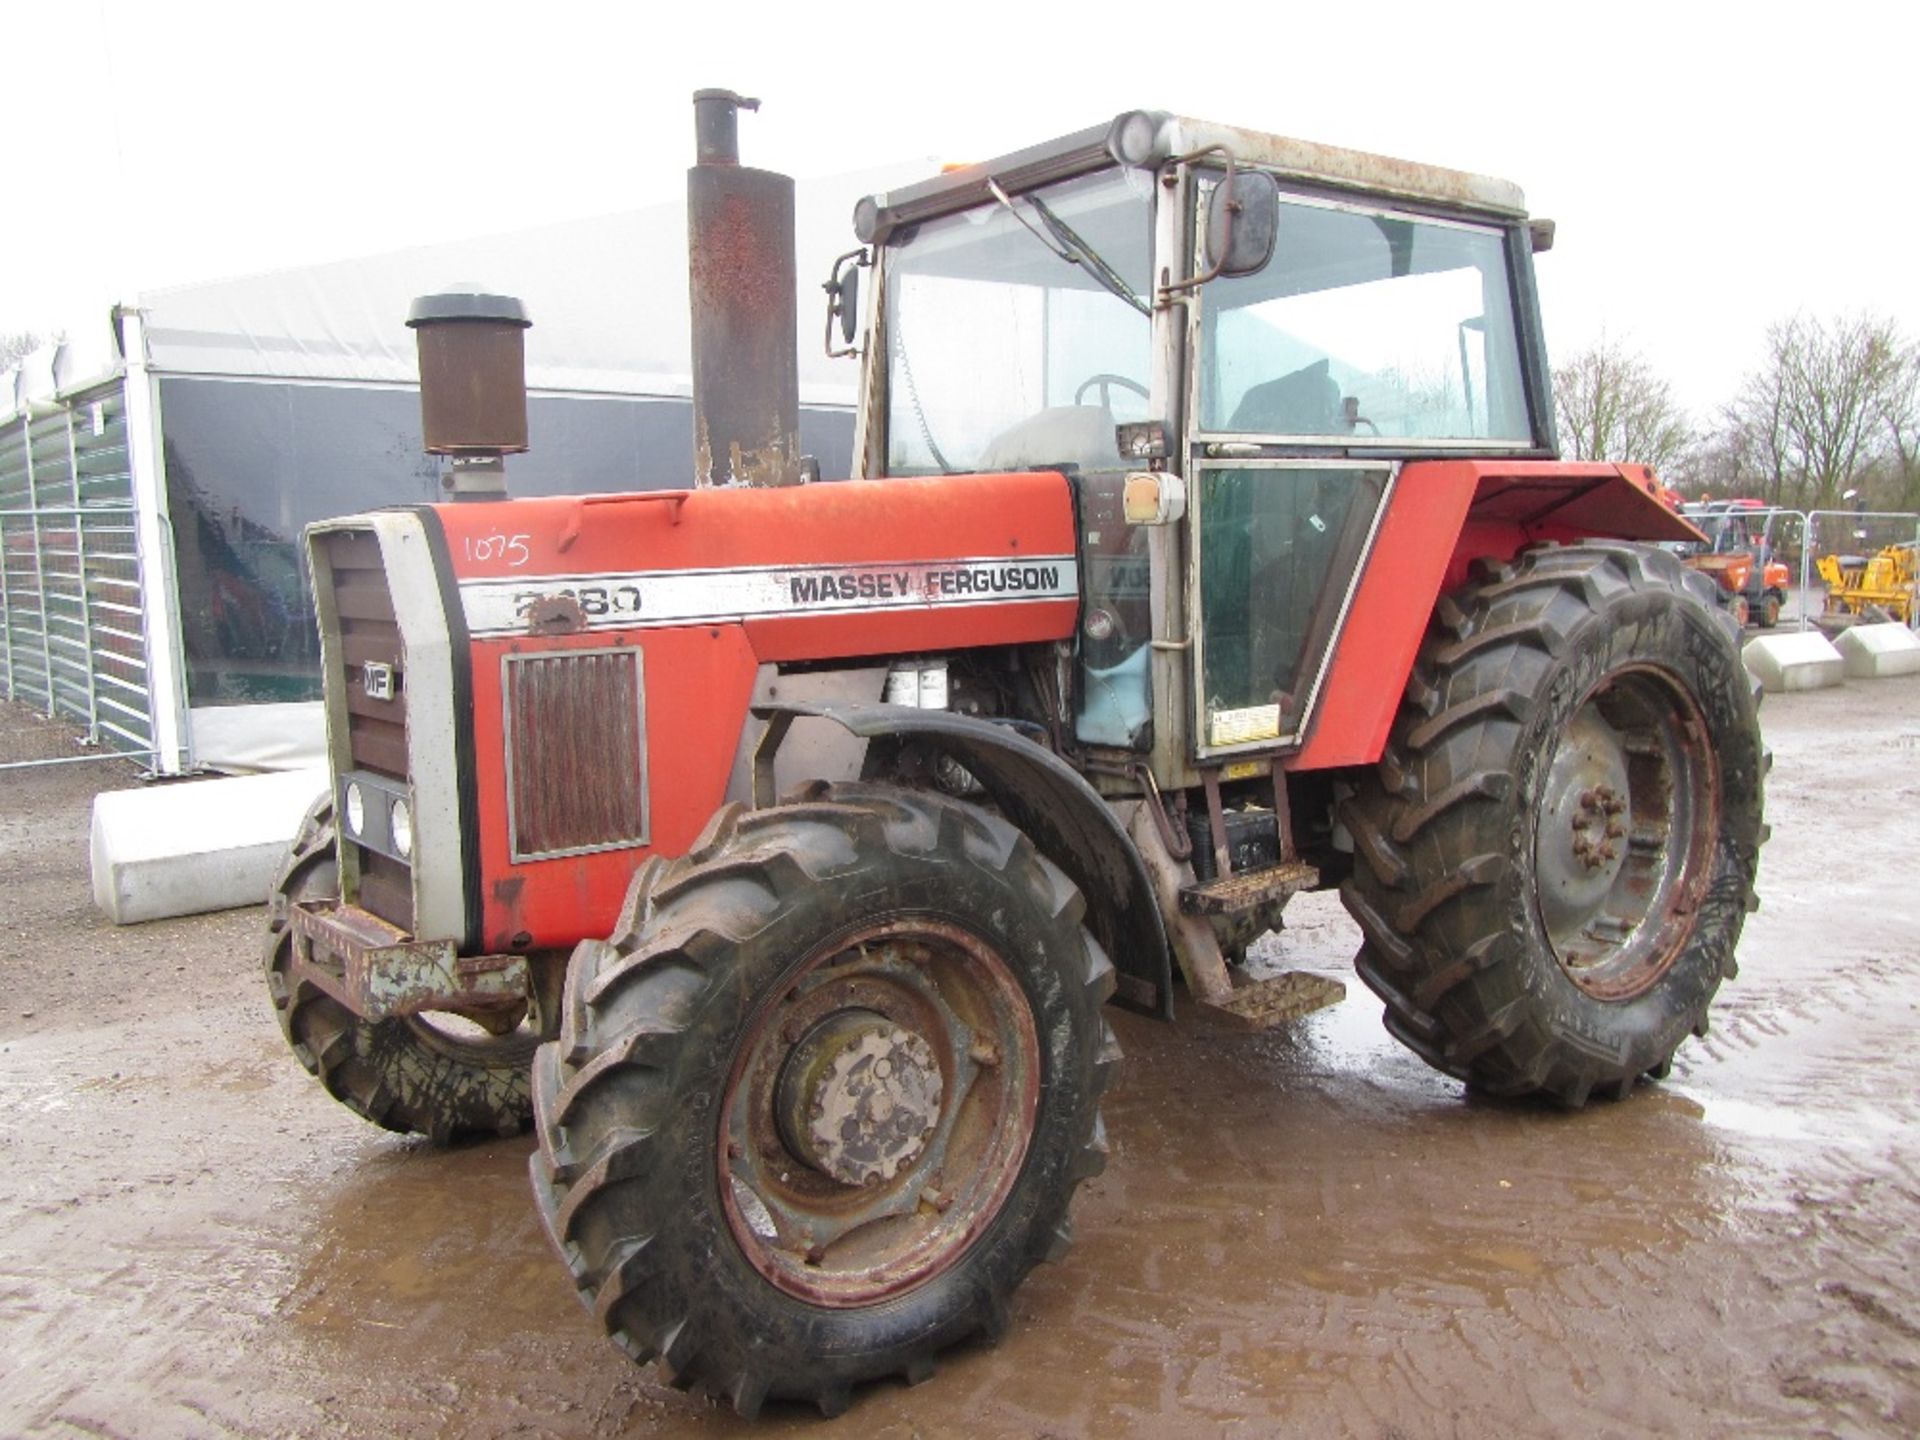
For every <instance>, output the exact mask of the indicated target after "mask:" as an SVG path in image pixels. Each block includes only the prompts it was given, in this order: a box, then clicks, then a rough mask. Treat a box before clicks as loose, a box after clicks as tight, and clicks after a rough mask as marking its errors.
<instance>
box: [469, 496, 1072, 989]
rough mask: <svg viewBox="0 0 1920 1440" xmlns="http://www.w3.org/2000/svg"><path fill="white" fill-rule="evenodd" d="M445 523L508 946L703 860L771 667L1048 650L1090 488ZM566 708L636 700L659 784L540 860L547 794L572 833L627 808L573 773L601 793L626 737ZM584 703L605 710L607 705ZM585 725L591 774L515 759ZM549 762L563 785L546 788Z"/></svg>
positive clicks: (581, 511)
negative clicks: (986, 648)
mask: <svg viewBox="0 0 1920 1440" xmlns="http://www.w3.org/2000/svg"><path fill="white" fill-rule="evenodd" d="M437 514H438V516H439V519H440V521H441V524H442V525H443V527H444V529H445V534H446V540H447V550H448V553H449V557H450V564H451V567H452V570H453V574H454V580H455V588H456V592H457V594H458V596H459V601H460V609H461V612H462V618H463V619H464V621H465V624H466V628H467V632H468V637H467V639H468V644H469V647H470V654H471V660H472V685H473V719H472V724H473V734H474V747H473V748H474V757H475V761H474V766H473V784H474V787H475V796H474V799H475V805H476V810H477V814H478V819H479V826H478V829H479V847H480V866H479V869H480V885H481V927H482V928H481V934H480V935H479V936H477V937H475V939H476V941H477V943H478V945H479V947H480V948H482V949H484V950H487V951H491V952H495V953H499V952H503V951H511V950H526V949H530V948H542V947H547V946H561V945H568V944H571V943H573V942H574V941H576V940H578V939H579V938H581V937H582V936H589V935H603V934H605V933H607V932H608V931H609V930H610V929H611V928H612V926H613V923H614V921H615V918H616V916H617V914H618V911H619V907H620V904H621V901H622V899H623V898H624V896H625V892H626V887H627V882H628V878H629V877H630V876H631V875H632V873H633V872H634V870H635V869H636V868H637V867H638V866H639V865H640V864H641V863H642V862H643V861H645V860H646V859H647V858H648V857H649V856H651V855H654V854H656V853H657V854H661V855H667V856H677V855H680V854H683V853H685V851H686V850H687V849H688V848H689V847H690V846H691V845H692V843H693V841H694V840H695V839H696V838H697V837H698V835H699V833H700V831H701V829H702V828H703V827H704V826H705V825H706V823H707V821H708V820H709V819H711V818H712V816H713V813H714V812H715V811H716V810H717V809H719V808H720V806H721V805H722V804H723V803H724V801H725V797H726V788H727V783H728V780H729V777H730V774H731V771H732V768H733V764H734V759H735V754H736V751H737V748H738V745H739V739H740V735H741V730H742V726H743V724H744V723H745V722H746V719H747V706H748V704H749V702H750V699H751V697H752V693H753V686H754V681H755V676H756V673H757V671H758V667H759V666H760V665H761V664H763V663H765V662H769V661H800V660H815V659H819V660H832V659H841V658H847V657H854V656H863V655H890V654H898V653H915V652H920V651H931V650H950V649H958V648H967V647H972V646H983V645H1011V644H1021V643H1029V642H1034V641H1043V640H1049V639H1055V638H1060V637H1063V636H1066V635H1070V634H1071V633H1072V631H1073V628H1074V625H1075V623H1076V622H1077V619H1078V613H1079V584H1080V582H1079V570H1078V564H1077V561H1076V559H1075V553H1074V544H1073V541H1074V526H1073V505H1072V497H1071V494H1070V492H1069V490H1068V487H1067V483H1066V481H1065V480H1064V479H1063V478H1062V477H1061V476H1059V475H1057V474H1053V473H1044V474H1034V475H1008V476H967V477H964V478H954V479H947V478H935V479H928V480H888V481H885V482H846V483H839V484H829V485H809V486H804V487H792V488H788V489H778V490H775V489H737V490H703V491H696V492H692V493H678V492H676V493H675V494H672V495H663V494H658V493H650V494H641V495H620V496H591V497H585V498H584V499H583V498H561V499H529V500H518V501H510V502H505V503H500V504H466V505H453V506H442V507H439V508H438V510H437ZM629 652H632V653H637V654H638V656H639V660H638V663H637V664H634V663H631V661H630V660H629ZM535 657H552V658H553V659H556V660H558V661H559V662H560V663H558V664H549V663H546V662H545V661H544V660H541V661H536V659H535ZM595 657H600V658H599V660H598V661H596V658H595ZM571 662H579V663H578V666H577V668H578V670H579V673H580V677H581V679H580V685H579V687H578V689H577V691H575V690H570V689H568V688H565V686H564V685H563V687H562V688H561V689H560V690H558V691H556V692H555V693H554V695H551V696H549V697H547V699H546V700H545V701H543V702H542V704H540V705H537V706H535V707H533V708H532V709H529V708H528V707H527V706H526V705H525V704H524V703H522V702H521V701H520V700H519V699H517V698H516V697H517V695H518V692H517V691H516V690H515V689H514V687H515V685H516V684H518V683H520V680H521V679H523V678H524V677H527V676H529V675H531V674H533V673H534V672H535V670H536V669H537V670H538V671H539V672H541V673H543V674H563V672H565V671H566V670H567V668H568V666H569V664H570V663H571ZM609 662H617V663H609ZM516 667H519V668H516ZM595 686H598V687H599V688H598V689H597V690H596V689H595V688H594V687H595ZM570 704H577V705H580V706H583V707H606V706H614V705H620V704H633V705H636V706H637V707H638V708H639V709H640V712H641V715H640V725H639V727H638V740H639V744H640V746H641V747H642V751H641V754H640V755H639V757H638V758H637V761H636V762H635V765H634V770H635V771H637V773H638V775H639V778H640V783H641V785H642V786H643V787H644V794H643V795H642V797H640V798H641V805H640V807H639V810H640V814H639V815H636V814H635V813H634V807H631V806H628V807H620V806H615V807H611V811H612V812H617V813H618V814H619V815H620V816H622V817H623V824H622V827H619V828H616V829H615V830H613V831H610V832H609V833H608V834H607V835H606V836H604V837H600V838H601V840H602V843H598V844H586V845H578V846H574V847H572V848H573V849H574V851H575V853H565V854H561V853H541V852H539V851H538V845H537V841H536V840H535V839H534V838H532V837H535V836H537V835H538V834H539V833H540V832H541V831H542V829H543V826H542V825H539V824H530V823H529V819H528V811H529V810H530V809H531V808H535V807H539V808H541V809H542V810H543V813H544V814H545V815H546V816H547V817H548V818H550V819H554V823H556V824H559V825H561V827H562V828H565V826H566V825H567V824H568V823H570V822H579V823H586V824H589V825H590V824H591V821H592V816H593V813H601V814H603V815H604V814H605V813H610V812H609V811H608V807H604V806H603V807H597V810H596V807H595V805H594V804H593V799H594V797H592V796H591V794H580V795H575V794H571V793H569V792H568V791H567V788H566V787H567V785H569V784H571V785H576V786H581V787H591V786H593V785H595V784H596V783H605V777H606V774H607V771H608V765H607V755H606V753H605V749H606V747H607V746H608V745H616V746H617V745H619V744H621V743H623V742H622V739H621V736H622V734H624V732H619V731H617V729H609V728H608V727H606V726H604V725H599V724H597V723H584V724H578V725H573V724H567V723H564V722H563V721H561V720H558V719H556V718H555V717H557V716H563V715H564V714H566V713H567V711H566V708H565V707H566V706H567V705H570ZM516 705H519V706H520V708H519V709H518V710H515V708H514V707H515V706H516ZM578 713H580V714H581V715H582V717H583V719H584V720H585V721H587V722H597V721H598V720H599V719H600V718H601V715H602V713H603V711H602V709H601V708H588V709H583V710H582V711H580V712H578ZM530 717H531V718H530ZM541 728H544V729H545V730H548V731H554V732H559V733H550V734H541V733H537V732H538V730H539V729H541ZM589 731H591V732H592V734H593V736H594V737H595V738H594V744H595V745H596V746H598V747H599V748H598V750H597V751H596V753H595V754H593V755H583V756H581V757H580V760H579V763H578V764H570V763H568V764H555V763H553V761H552V758H551V756H550V755H547V754H544V753H543V754H541V755H539V756H537V757H536V756H532V755H530V754H527V753H525V752H524V751H523V753H522V755H521V757H520V760H519V767H518V770H517V771H516V769H515V762H516V756H515V749H516V747H528V746H567V745H569V744H570V743H572V742H573V741H574V739H575V737H577V736H581V735H584V734H586V733H587V732H589ZM619 758H621V759H626V758H630V757H627V756H624V755H622V756H620V757H619ZM534 760H537V761H538V763H537V764H535V763H531V762H532V761H534ZM536 772H537V774H538V775H539V776H540V777H541V784H542V785H544V786H545V787H546V788H545V790H544V791H543V792H541V793H530V792H529V791H528V788H527V787H528V784H529V780H528V777H529V776H530V775H533V774H535V773H536ZM516 798H517V808H516ZM555 817H557V818H555ZM589 838H593V837H589ZM530 848H531V849H532V850H533V852H534V853H531V854H530V853H529V850H530Z"/></svg>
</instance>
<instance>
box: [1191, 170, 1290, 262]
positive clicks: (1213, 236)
mask: <svg viewBox="0 0 1920 1440" xmlns="http://www.w3.org/2000/svg"><path fill="white" fill-rule="evenodd" d="M1279 232H1280V182H1279V181H1277V180H1275V179H1274V178H1273V176H1271V175H1269V174H1268V173H1267V172H1266V171H1264V170H1235V171H1232V172H1230V173H1229V174H1228V175H1227V177H1226V178H1225V179H1224V180H1222V181H1221V182H1220V183H1219V184H1218V185H1215V186H1214V187H1213V195H1212V197H1211V198H1210V199H1209V200H1208V201H1207V268H1208V269H1209V271H1211V272H1212V274H1214V275H1253V274H1256V273H1258V272H1259V271H1261V270H1264V269H1266V268H1267V262H1268V261H1269V260H1271V259H1273V244H1274V240H1275V238H1276V237H1277V236H1278V235H1279Z"/></svg>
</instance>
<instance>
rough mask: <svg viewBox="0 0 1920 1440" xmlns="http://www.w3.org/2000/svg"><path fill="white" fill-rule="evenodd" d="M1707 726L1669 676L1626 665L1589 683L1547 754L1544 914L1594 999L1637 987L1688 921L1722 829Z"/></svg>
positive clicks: (1684, 932)
mask: <svg viewBox="0 0 1920 1440" xmlns="http://www.w3.org/2000/svg"><path fill="white" fill-rule="evenodd" d="M1706 735H1707V731H1706V726H1705V724H1704V722H1703V721H1702V719H1701V716H1700V713H1699V711H1698V709H1697V708H1696V706H1695V704H1694V702H1693V701H1692V699H1691V698H1690V697H1689V696H1688V695H1687V694H1686V692H1685V691H1684V690H1683V689H1681V688H1680V687H1679V686H1678V685H1677V684H1676V683H1674V682H1673V681H1672V680H1670V679H1668V678H1667V677H1666V676H1664V675H1662V674H1660V673H1659V672H1656V671H1651V670H1630V671H1623V672H1621V673H1618V674H1615V675H1612V676H1610V677H1608V679H1607V680H1606V681H1604V682H1602V684H1601V685H1600V686H1598V687H1596V688H1595V689H1594V690H1593V691H1591V692H1589V694H1588V695H1587V697H1586V699H1585V700H1584V701H1583V702H1582V704H1581V705H1580V707H1579V708H1578V709H1577V710H1576V711H1575V713H1574V715H1573V718H1572V720H1571V721H1570V722H1569V723H1568V724H1567V726H1566V727H1565V729H1564V730H1563V731H1562V732H1561V734H1560V736H1559V738H1558V741H1557V742H1556V743H1555V745H1554V748H1553V752H1552V754H1551V756H1550V757H1549V759H1548V762H1547V768H1546V777H1547V778H1546V783H1545V785H1544V787H1543V788H1542V792H1541V797H1540V808H1539V823H1538V826H1537V829H1536V831H1535V834H1534V868H1535V874H1536V876H1537V877H1538V880H1539V886H1538V895H1539V899H1538V905H1539V913H1540V919H1541V923H1542V925H1543V926H1544V928H1545V930H1546V932H1547V938H1548V940H1549V942H1550V943H1551V945H1552V947H1553V951H1554V956H1555V958H1556V959H1557V960H1558V961H1559V963H1560V968H1561V969H1562V970H1563V971H1564V972H1565V973H1566V975H1567V977H1568V978H1569V979H1570V980H1572V981H1573V983H1574V984H1575V985H1577V986H1579V987H1580V988H1581V989H1582V990H1584V991H1586V992H1587V993H1588V994H1590V995H1593V996H1595V997H1596V998H1598V999H1602V1000H1626V999H1631V998H1632V997H1634V996H1636V995H1639V994H1642V993H1644V992H1645V991H1646V990H1648V989H1649V988H1651V987H1652V986H1653V985H1654V984H1655V983H1657V982H1658V981H1659V979H1660V977H1661V976H1663V975H1664V974H1666V972H1667V970H1668V968H1669V967H1671V965H1672V964H1673V962H1674V960H1675V958H1677V956H1678V955H1679V952H1680V950H1681V949H1682V948H1683V946H1684V944H1685V942H1686V939H1687V937H1688V936H1689V935H1690V934H1691V933H1692V930H1693V923H1694V919H1695V916H1696V913H1697V911H1698V910H1699V906H1700V901H1701V899H1702V897H1703V896H1704V894H1705V891H1706V886H1707V880H1708V877H1709V872H1710V868H1711V867H1710V858H1711V850H1712V843H1711V842H1712V837H1713V835H1714V833H1715V831H1716V830H1717V828H1718V804H1717V798H1718V783H1717V768H1716V762H1715V759H1714V756H1713V754H1712V751H1711V749H1710V748H1709V746H1708V744H1707V739H1706Z"/></svg>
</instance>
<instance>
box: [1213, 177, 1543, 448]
mask: <svg viewBox="0 0 1920 1440" xmlns="http://www.w3.org/2000/svg"><path fill="white" fill-rule="evenodd" d="M1202 213H1203V214H1204V213H1205V212H1204V208H1203V210H1202ZM1201 296H1202V299H1201V305H1202V326H1201V335H1202V341H1201V347H1200V349H1201V353H1200V366H1199V397H1198V398H1199V421H1200V428H1201V429H1203V430H1210V431H1223V432H1227V433H1239V434H1257V435H1298V436H1328V435H1330V436H1338V437H1340V438H1341V439H1342V441H1343V442H1346V441H1358V442H1362V443H1364V442H1366V441H1369V440H1376V439H1378V440H1386V441H1392V440H1399V439H1412V440H1442V441H1445V440H1494V441H1507V442H1513V443H1531V440H1532V434H1531V427H1530V425H1529V423H1528V418H1527V405H1526V394H1525V390H1524V388H1523V386H1522V384H1521V378H1520V353H1519V347H1518V345H1517V343H1516V337H1515V327H1514V318H1513V299H1512V289H1511V286H1510V285H1509V283H1508V275H1507V257H1506V244H1505V239H1504V237H1503V236H1502V234H1501V232H1500V231H1498V230H1496V229H1492V228H1487V227H1480V226H1470V225H1464V224H1458V223H1453V222H1447V221H1438V220H1420V219H1414V218H1412V217H1409V216H1405V215H1397V214H1388V213H1383V212H1370V211H1363V210H1357V209H1354V208H1352V207H1348V206H1339V205H1334V204H1331V203H1315V202H1312V201H1306V200H1298V199H1289V200H1286V201H1284V202H1283V203H1282V204H1281V206H1280V223H1279V239H1278V243H1277V245H1276V246H1275V249H1274V257H1273V260H1272V262H1271V263H1270V264H1269V265H1267V267H1266V268H1265V269H1263V270H1261V271H1259V272H1258V273H1256V274H1253V275H1245V276H1239V277H1234V278H1227V279H1221V280H1217V281H1215V282H1213V283H1212V284H1210V285H1208V286H1207V287H1206V288H1205V289H1204V290H1203V291H1202V292H1201Z"/></svg>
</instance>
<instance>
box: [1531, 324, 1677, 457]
mask: <svg viewBox="0 0 1920 1440" xmlns="http://www.w3.org/2000/svg"><path fill="white" fill-rule="evenodd" d="M1553 403H1554V410H1555V412H1556V413H1557V414H1558V416H1559V419H1560V445H1561V448H1562V449H1563V450H1564V451H1566V452H1567V453H1568V454H1569V455H1570V456H1572V457H1573V458H1576V459H1580V460H1632V461H1637V462H1639V463H1640V464H1643V465H1651V466H1653V468H1654V469H1655V470H1665V469H1667V468H1668V467H1669V466H1671V465H1673V464H1674V463H1675V462H1676V461H1678V460H1679V459H1680V457H1681V456H1682V455H1683V454H1684V453H1685V452H1686V450H1687V448H1688V446H1689V445H1691V444H1692V442H1693V428H1692V426H1691V425H1690V424H1689V423H1688V421H1687V415H1686V412H1685V411H1684V410H1683V409H1682V408H1681V407H1680V405H1679V403H1678V402H1677V401H1675V400H1674V398H1673V389H1672V386H1671V385H1669V384H1668V382H1667V381H1666V380H1664V379H1662V378H1661V377H1660V376H1659V375H1658V374H1656V373H1655V372H1654V369H1653V366H1652V364H1651V363H1650V362H1649V361H1648V360H1647V358H1646V357H1645V356H1644V355H1641V354H1639V353H1637V352H1635V351H1631V350H1628V349H1626V348H1625V347H1624V346H1623V345H1621V344H1620V343H1619V342H1618V341H1616V340H1613V339H1610V338H1609V337H1608V336H1606V335H1602V336H1601V337H1600V339H1599V340H1597V341H1596V342H1595V343H1594V344H1593V345H1591V346H1590V347H1588V348H1587V349H1585V350H1582V351H1581V352H1580V353H1579V354H1577V355H1575V356H1574V357H1573V358H1572V359H1571V360H1569V361H1567V362H1566V363H1565V364H1564V365H1560V366H1558V367H1556V368H1555V370H1554V372H1553Z"/></svg>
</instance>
